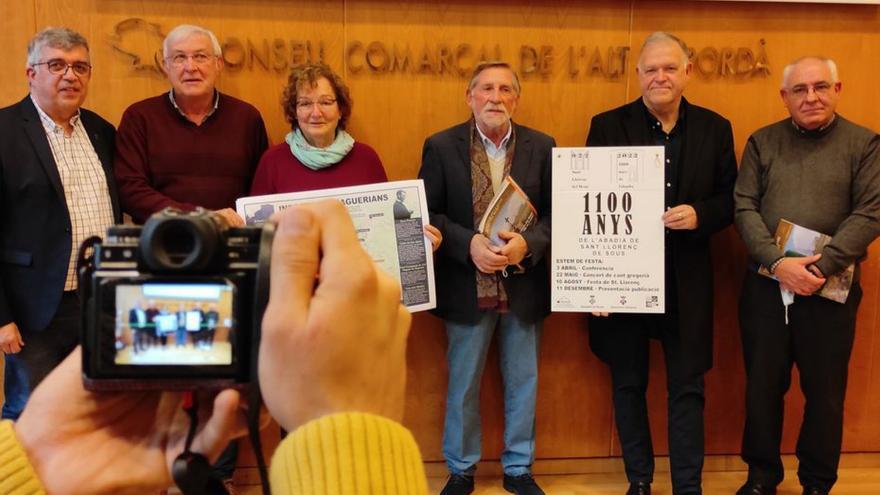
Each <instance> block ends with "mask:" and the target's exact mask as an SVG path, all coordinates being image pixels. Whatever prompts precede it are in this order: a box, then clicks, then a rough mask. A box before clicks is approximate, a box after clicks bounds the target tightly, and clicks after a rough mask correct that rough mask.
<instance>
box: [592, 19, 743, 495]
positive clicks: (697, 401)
mask: <svg viewBox="0 0 880 495" xmlns="http://www.w3.org/2000/svg"><path fill="white" fill-rule="evenodd" d="M636 71H637V73H638V77H639V85H640V88H641V97H640V98H639V99H637V100H636V101H634V102H632V103H629V104H627V105H624V106H622V107H619V108H616V109H614V110H611V111H608V112H605V113H602V114H599V115H596V116H595V117H593V121H592V123H591V125H590V132H589V136H588V137H587V146H629V145H631V146H651V145H659V146H664V147H665V150H666V170H665V177H666V179H665V185H666V188H665V191H666V195H665V196H666V198H665V205H666V211H665V213H664V214H663V216H662V221H663V223H664V225H665V227H666V229H665V231H666V237H665V246H666V312H665V313H664V314H660V315H648V314H613V315H598V314H597V315H594V316H593V317H591V318H590V321H589V325H590V345H591V347H592V349H593V352H594V353H595V354H596V355H597V356H598V357H599V358H600V359H602V360H603V361H604V362H606V363H607V364H608V365H609V367H610V368H611V381H612V389H613V400H614V413H615V420H616V421H615V422H616V424H617V433H618V436H619V438H620V444H621V448H622V450H623V459H624V464H625V466H626V474H627V478H628V479H629V481H630V488H629V491H627V494H631V495H644V494H649V493H650V492H651V482H652V480H653V475H654V452H653V447H652V444H651V434H650V430H649V427H648V409H647V404H646V401H645V391H646V389H647V386H648V349H649V341H650V339H651V338H657V339H659V340H660V342H661V343H662V345H663V353H664V357H665V358H666V376H667V388H668V394H669V395H668V405H669V458H670V465H671V475H672V486H673V493H674V494H676V495H679V494H697V493H702V488H701V476H702V467H703V450H704V449H703V408H704V402H705V399H704V383H703V374H704V373H705V372H706V371H708V370H709V368H711V367H712V291H713V289H712V260H711V255H710V252H709V238H710V236H711V235H712V234H713V233H715V232H718V231H719V230H721V229H723V228H724V227H726V226H727V225H729V224H730V223H731V222H732V220H733V185H734V182H735V181H736V159H735V157H734V149H733V132H732V130H731V126H730V122H728V121H727V120H726V119H724V118H723V117H721V116H720V115H718V114H716V113H714V112H712V111H710V110H707V109H705V108H702V107H698V106H696V105H693V104H691V103H689V102H688V101H687V100H685V99H684V97H682V92H683V91H684V89H685V86H686V85H687V81H688V78H689V76H690V74H691V71H692V65H691V63H690V61H689V60H688V54H687V48H686V46H685V45H684V43H683V42H682V41H681V40H680V39H678V38H677V37H675V36H673V35H671V34H668V33H662V32H657V33H654V34H651V35H650V36H648V38H647V39H646V40H645V43H644V44H643V45H642V50H641V54H640V55H639V62H638V65H637V67H636ZM658 220H659V219H658ZM685 302H686V304H687V308H686V311H685V310H683V309H684V307H683V304H684V303H685Z"/></svg>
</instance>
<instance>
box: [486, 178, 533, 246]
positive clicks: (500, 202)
mask: <svg viewBox="0 0 880 495" xmlns="http://www.w3.org/2000/svg"><path fill="white" fill-rule="evenodd" d="M537 218H538V210H536V209H535V207H534V206H533V205H532V202H531V201H529V197H528V196H527V195H526V193H525V192H524V191H523V190H522V189H521V188H520V187H519V185H517V183H516V181H515V180H513V178H512V177H510V176H509V175H508V176H507V177H505V178H504V181H503V182H502V183H501V188H499V189H498V192H496V193H495V197H494V198H492V201H490V202H489V206H488V207H487V208H486V213H484V214H483V218H482V219H481V220H480V226H479V231H480V233H481V234H483V235H484V236H486V237H487V238H488V239H489V240H490V241H491V242H492V244H495V245H496V246H503V245H504V244H505V243H506V241H504V240H503V239H501V238H500V237H498V232H499V231H501V230H508V231H510V232H516V233H518V234H521V233H523V232H525V230H526V229H528V228H529V227H531V226H532V224H534V223H535V221H536V220H537Z"/></svg>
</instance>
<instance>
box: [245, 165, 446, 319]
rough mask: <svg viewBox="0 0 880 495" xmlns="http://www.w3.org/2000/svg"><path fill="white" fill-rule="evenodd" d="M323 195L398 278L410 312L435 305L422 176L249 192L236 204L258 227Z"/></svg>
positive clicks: (247, 221) (363, 243)
mask: <svg viewBox="0 0 880 495" xmlns="http://www.w3.org/2000/svg"><path fill="white" fill-rule="evenodd" d="M321 199H338V200H339V201H341V202H342V204H344V205H345V206H346V207H347V208H348V213H349V214H350V215H351V219H352V221H353V222H354V228H355V230H356V231H357V236H358V239H359V240H360V241H361V245H362V246H363V247H364V249H366V251H367V252H368V253H369V254H370V256H371V257H372V258H373V261H374V262H375V263H376V264H377V265H379V267H380V268H381V269H382V270H384V271H385V273H387V274H389V275H391V276H392V277H394V278H395V279H396V280H397V281H398V282H400V287H401V302H402V303H403V305H404V306H406V307H407V309H409V310H410V312H415V311H424V310H427V309H433V308H435V307H436V306H437V294H436V292H435V290H434V257H433V251H432V250H431V241H429V240H428V239H427V238H426V237H425V235H424V232H423V227H424V226H425V225H426V224H427V223H428V204H427V200H426V199H425V185H424V183H423V182H422V181H421V180H406V181H398V182H385V183H381V184H369V185H365V186H354V187H340V188H336V189H322V190H317V191H306V192H299V193H283V194H269V195H265V196H250V197H246V198H239V199H238V200H237V201H236V202H235V207H236V210H237V211H238V214H239V215H241V217H242V218H244V219H245V222H246V223H247V224H248V225H259V224H261V223H263V222H265V221H266V220H268V219H269V217H271V216H272V214H273V213H276V212H278V211H281V210H284V209H285V208H288V207H290V206H292V205H295V204H298V203H307V202H310V201H318V200H321Z"/></svg>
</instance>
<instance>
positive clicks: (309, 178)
mask: <svg viewBox="0 0 880 495" xmlns="http://www.w3.org/2000/svg"><path fill="white" fill-rule="evenodd" d="M387 180H388V177H387V176H386V175H385V168H383V167H382V162H381V161H380V160H379V155H377V154H376V152H375V151H374V150H373V148H370V147H369V146H367V145H366V144H363V143H354V148H352V149H351V151H349V152H348V154H347V155H345V158H343V159H342V161H340V162H339V163H337V164H334V165H331V166H329V167H327V168H324V169H321V170H312V169H310V168H308V167H306V166H305V165H303V164H302V163H301V162H300V161H299V160H297V159H296V157H294V156H293V153H292V152H291V151H290V145H288V144H287V143H281V144H278V145H275V146H273V147H271V148H269V150H268V151H266V153H265V154H264V155H263V158H261V159H260V165H259V166H258V167H257V173H256V175H255V176H254V183H253V185H252V186H251V195H252V196H258V195H261V194H276V193H285V192H301V191H313V190H316V189H330V188H333V187H345V186H359V185H362V184H374V183H377V182H386V181H387Z"/></svg>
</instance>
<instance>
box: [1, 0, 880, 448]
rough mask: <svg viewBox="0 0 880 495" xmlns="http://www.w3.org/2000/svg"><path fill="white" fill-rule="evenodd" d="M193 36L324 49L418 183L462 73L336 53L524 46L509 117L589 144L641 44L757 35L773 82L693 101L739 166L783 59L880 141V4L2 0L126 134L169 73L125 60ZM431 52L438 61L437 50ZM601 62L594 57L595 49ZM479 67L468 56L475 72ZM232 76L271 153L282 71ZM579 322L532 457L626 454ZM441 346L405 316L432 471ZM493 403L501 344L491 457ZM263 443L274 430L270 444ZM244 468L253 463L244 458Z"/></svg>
mask: <svg viewBox="0 0 880 495" xmlns="http://www.w3.org/2000/svg"><path fill="white" fill-rule="evenodd" d="M130 18H139V19H143V20H144V21H146V23H154V24H156V25H157V26H158V30H153V29H152V28H150V27H149V24H141V25H138V26H135V27H134V28H133V29H131V30H129V31H127V32H126V33H124V34H123V36H122V38H123V39H121V40H114V38H113V36H114V26H117V25H118V23H120V22H122V21H124V20H126V19H130ZM183 22H188V23H196V24H203V25H205V26H207V27H209V28H211V29H213V30H214V31H215V32H216V33H217V34H218V36H219V37H220V39H221V41H225V40H228V39H229V38H230V37H235V38H238V39H239V40H242V41H247V40H248V39H251V40H253V42H254V43H257V44H259V43H262V40H264V39H267V40H270V41H273V40H275V39H280V40H284V42H289V41H291V40H300V41H312V42H316V41H320V42H321V43H323V47H324V59H325V61H326V62H328V63H329V64H330V65H331V66H332V67H333V68H334V69H336V70H338V71H340V72H341V73H342V74H343V75H344V77H345V79H346V80H347V82H348V84H349V85H350V87H351V91H352V95H353V97H354V100H355V106H354V114H353V116H352V120H351V124H350V131H351V132H352V134H353V135H354V136H355V138H356V139H358V140H362V141H364V142H366V143H369V144H371V145H372V146H373V147H375V148H376V149H377V151H378V152H379V155H380V156H381V157H382V159H383V162H384V163H385V166H386V168H387V170H388V175H389V176H390V177H391V178H394V179H403V178H410V177H413V176H415V174H416V172H417V170H418V167H419V162H420V153H421V146H422V143H423V141H424V139H425V137H426V136H428V135H429V134H431V133H433V132H436V131H438V130H441V129H443V128H446V127H448V126H451V125H453V124H456V123H458V122H460V121H463V120H464V119H466V118H467V117H468V110H467V107H466V106H465V104H464V90H465V85H466V83H467V76H466V75H460V74H453V73H443V74H423V73H421V74H420V73H414V72H408V73H405V74H401V73H390V74H389V73H385V74H377V73H372V72H370V71H369V70H368V69H365V70H361V71H359V72H357V71H356V70H355V69H356V66H360V65H363V62H364V61H363V58H362V57H361V58H359V57H358V56H355V57H354V58H349V57H348V56H346V49H347V47H349V46H350V43H352V42H355V41H358V42H361V43H363V44H364V45H365V46H366V45H368V44H369V43H371V42H374V41H377V42H381V43H383V44H384V45H385V47H386V48H388V49H393V46H394V45H395V44H396V45H397V46H398V48H400V49H402V48H404V47H406V46H409V48H410V49H411V50H412V52H413V53H412V54H413V56H416V55H417V54H418V53H419V52H420V51H421V50H422V49H423V48H424V47H425V46H428V47H430V48H431V49H432V50H436V49H437V47H439V46H440V45H444V46H447V47H449V48H454V47H456V46H458V44H460V43H467V44H469V45H470V46H471V47H472V49H473V50H474V51H479V50H480V49H481V48H482V47H484V46H485V47H487V48H488V50H489V51H490V52H491V51H494V47H495V45H498V47H499V49H500V51H501V54H502V57H503V58H505V59H507V60H508V61H510V62H511V63H512V64H513V65H514V67H515V68H517V69H521V68H522V62H521V59H520V50H521V48H522V46H524V45H526V46H531V47H536V48H540V47H541V46H550V47H552V49H553V50H554V55H555V59H554V65H553V70H552V71H551V73H550V74H549V75H547V76H540V75H537V74H531V75H525V74H523V75H522V82H523V96H522V99H521V101H520V106H519V109H518V111H517V114H516V116H515V118H516V120H517V121H519V122H520V123H523V124H525V125H529V126H532V127H535V128H537V129H540V130H542V131H544V132H547V133H549V134H551V135H553V136H555V137H556V139H557V142H558V143H559V144H560V145H562V146H580V145H582V144H583V142H584V139H585V136H586V133H587V127H588V125H589V119H590V117H591V116H592V115H593V114H595V113H597V112H600V111H603V110H606V109H609V108H612V107H615V106H618V105H620V104H622V103H624V102H626V101H629V100H631V99H633V98H635V97H636V96H637V95H638V85H637V81H636V78H635V74H634V70H633V67H634V63H635V57H636V56H637V52H638V48H639V45H640V43H641V41H642V39H643V38H644V37H645V35H647V34H648V33H650V32H652V31H654V30H658V29H664V30H669V31H672V32H675V33H677V34H678V35H680V36H681V37H682V38H684V39H685V41H686V42H688V43H689V44H690V45H691V46H693V47H695V48H697V49H702V48H705V47H714V48H716V49H717V50H721V49H723V48H725V47H731V48H734V49H736V48H738V47H748V48H750V49H752V50H754V51H756V52H757V51H758V49H759V47H760V46H761V45H760V40H762V39H763V40H764V41H765V42H766V45H765V49H766V53H767V56H768V58H769V61H770V67H771V75H770V76H768V77H763V78H761V77H758V78H742V77H739V78H737V77H732V78H728V77H720V76H715V77H708V78H707V77H702V76H695V77H694V80H693V81H692V83H691V86H690V87H689V88H688V90H687V92H686V95H687V97H688V98H689V99H691V100H692V101H694V102H695V103H698V104H701V105H704V106H707V107H710V108H712V109H714V110H716V111H718V112H719V113H721V114H722V115H724V116H726V117H727V118H729V119H730V120H731V121H732V122H733V126H734V133H735V139H736V148H737V153H738V154H740V153H741V150H742V148H743V146H744V145H745V141H746V138H747V137H748V135H749V134H750V133H751V132H753V131H754V130H756V129H757V128H759V127H761V126H763V125H766V124H768V123H771V122H773V121H775V120H777V119H780V118H782V117H784V116H785V110H784V107H783V106H782V104H781V101H780V99H779V95H778V87H779V79H780V77H781V72H782V67H783V65H784V64H785V63H786V62H788V61H789V60H790V59H792V58H794V57H796V56H799V55H803V54H807V53H820V54H825V55H828V56H831V57H834V58H835V59H836V60H837V61H838V64H839V67H840V74H841V79H842V80H843V82H844V94H843V99H842V102H841V105H840V110H841V113H842V114H843V115H845V116H847V117H848V118H850V119H851V120H854V121H856V122H859V123H862V124H864V125H867V126H869V127H872V128H874V129H880V112H878V104H877V96H876V92H877V91H876V84H875V82H874V79H875V78H874V77H872V71H873V68H874V67H876V66H878V65H880V51H878V50H876V47H877V46H880V33H878V31H880V29H878V28H880V8H878V7H876V6H847V5H812V4H811V5H806V4H771V3H760V4H756V3H746V2H742V3H736V2H687V1H659V0H655V1H642V0H631V1H629V2H619V1H613V0H605V1H586V0H580V1H564V0H551V1H547V2H528V1H525V0H514V1H507V2H501V1H499V0H484V1H481V2H472V1H471V2H469V1H465V0H451V1H448V2H442V3H438V2H432V1H428V0H420V1H414V2H406V1H391V0H335V1H331V2H326V1H318V0H310V1H288V0H258V1H253V2H242V1H239V0H216V1H212V2H204V1H202V0H179V1H168V0H145V1H131V0H45V1H40V2H36V1H33V0H10V1H7V2H2V3H0V42H2V43H3V46H4V47H7V49H8V51H9V52H10V53H13V54H17V55H15V57H14V59H13V60H21V61H22V62H21V63H22V64H23V59H24V51H25V45H26V43H27V41H28V39H29V38H30V37H31V36H32V34H33V32H34V31H35V30H36V29H40V28H42V27H44V26H46V25H58V24H64V25H68V26H70V27H72V28H74V29H77V30H79V31H81V32H83V34H85V35H86V36H87V37H88V38H89V41H90V43H91V45H92V57H93V63H94V65H95V73H94V77H93V80H92V83H91V87H90V94H89V99H88V101H87V106H88V107H89V108H92V109H94V110H96V111H98V112H99V113H101V114H102V115H104V116H105V117H106V118H108V120H110V121H111V122H114V123H118V121H119V118H120V116H121V115H122V112H123V110H124V109H125V108H126V107H127V106H128V105H129V104H130V103H132V102H134V101H137V100H139V99H142V98H145V97H148V96H153V95H155V94H158V93H160V92H163V91H166V90H167V87H168V85H167V82H166V81H165V80H164V78H163V77H162V76H161V75H160V74H158V73H156V72H150V71H148V70H136V69H135V68H134V66H133V65H132V63H131V58H130V57H128V56H126V55H124V54H123V53H121V52H119V51H118V50H115V49H114V48H113V47H112V45H113V44H115V45H117V46H119V47H122V48H123V49H124V50H126V51H129V52H131V53H134V54H137V55H138V56H140V57H141V58H143V59H145V60H149V59H150V58H151V57H152V56H153V55H154V54H155V52H156V51H157V50H159V49H160V46H161V38H162V34H163V33H164V32H167V30H169V29H170V28H171V27H173V26H174V25H177V24H179V23H183ZM570 46H572V47H575V50H578V49H580V47H584V50H585V52H586V53H587V54H588V55H589V53H591V52H592V50H593V49H594V48H595V47H599V48H600V49H601V50H602V51H604V50H605V49H607V47H609V46H629V47H630V48H631V52H630V55H629V58H628V64H627V67H626V72H625V73H624V74H623V75H621V76H620V77H617V78H608V77H601V76H596V75H590V74H589V73H588V71H587V69H586V65H585V61H583V60H581V61H580V63H579V65H578V66H577V67H578V69H579V71H578V74H576V75H571V74H569V73H568V70H567V65H566V61H567V59H566V50H567V49H568V47H570ZM435 53H436V52H435ZM603 55H604V54H603ZM475 58H476V55H475V54H473V53H472V54H471V55H470V56H468V57H465V58H464V64H463V65H465V66H469V65H472V64H473V62H474V61H475ZM18 64H19V62H14V63H13V64H12V66H11V67H13V70H12V71H10V74H12V75H10V76H8V77H4V78H2V80H0V104H3V105H5V104H9V103H12V102H14V101H17V100H18V99H20V98H21V97H22V96H24V94H26V91H27V89H26V85H25V83H24V77H23V75H22V72H21V71H19V69H16V67H19V65H18ZM255 67H256V68H255V69H253V70H238V71H235V70H227V71H226V72H225V73H224V75H223V76H222V78H221V81H220V88H221V89H222V90H223V91H226V92H228V93H230V94H232V95H234V96H237V97H240V98H242V99H245V100H247V101H249V102H251V103H253V104H254V105H255V106H256V107H257V108H258V109H260V111H261V112H262V114H263V117H264V119H265V121H266V124H267V127H268V130H269V133H270V139H271V141H273V142H279V141H281V140H282V139H283V136H284V134H285V133H286V132H287V131H288V130H289V125H288V124H287V123H286V122H285V121H284V118H283V115H282V112H281V109H280V105H279V98H280V93H281V89H282V87H283V86H284V84H285V81H286V76H287V74H286V69H282V70H272V69H262V68H260V67H259V64H256V65H255ZM713 248H714V252H715V256H714V260H715V264H716V279H715V293H716V315H715V322H716V331H715V337H716V348H715V368H714V369H713V370H712V371H711V372H710V373H709V374H708V375H707V377H706V383H707V406H706V442H707V451H708V452H709V453H719V454H720V453H725V454H729V453H736V452H738V451H739V444H740V434H741V428H742V422H743V396H744V381H743V376H742V375H743V365H742V357H741V350H740V343H739V331H738V327H737V325H738V323H737V305H736V302H737V298H738V291H739V287H740V285H741V280H742V275H743V271H744V267H745V252H744V248H743V246H742V244H741V242H740V240H739V237H738V235H737V233H736V232H735V230H734V229H732V228H730V229H727V230H725V231H724V232H722V233H721V234H720V235H718V236H717V237H716V239H715V240H714V242H713ZM878 255H880V247H878V246H877V245H875V246H873V249H872V257H871V258H870V259H869V260H868V262H866V263H865V265H864V278H863V289H864V298H863V302H862V307H861V310H860V314H859V322H858V332H857V337H856V345H855V349H854V352H853V359H852V365H851V375H850V387H849V395H848V398H847V403H846V423H845V434H844V449H845V450H847V451H850V452H864V451H875V452H876V451H880V425H878V424H877V422H876V421H875V420H874V418H876V417H878V416H880V396H878V394H876V393H874V392H876V390H877V387H878V386H880V365H878V364H876V361H877V360H876V359H875V356H880V338H878V335H880V331H878V326H880V315H878V308H877V301H878V297H880V261H878V259H877V256H878ZM584 327H585V325H584V322H583V318H582V316H581V315H576V314H555V315H552V316H551V317H550V318H549V319H548V320H547V322H546V324H545V330H544V337H543V341H542V349H541V360H542V362H541V370H540V388H539V397H538V400H539V405H538V424H537V429H538V443H537V448H538V456H539V458H578V457H604V456H609V455H614V454H618V453H619V448H618V447H617V445H616V441H615V440H614V438H615V435H614V432H613V420H612V410H611V403H610V390H609V378H608V372H607V370H606V368H605V367H604V365H602V364H601V363H599V362H598V361H597V360H596V359H595V358H594V357H593V356H592V354H591V353H590V352H589V349H588V345H587V333H586V330H585V328H584ZM445 351H446V337H445V334H444V331H443V328H442V324H441V322H440V321H439V320H438V319H436V318H434V317H433V316H430V315H428V314H419V315H416V317H415V318H414V323H413V329H412V333H411V336H410V346H409V349H408V358H409V375H408V385H407V408H406V415H405V423H406V424H407V425H408V426H409V427H411V428H412V430H413V431H414V433H415V435H416V438H417V440H418V442H419V444H420V445H421V447H422V451H423V453H424V456H425V459H426V460H440V459H442V456H441V454H440V444H441V435H442V418H443V408H444V404H445V391H446V380H447V378H446V374H447V370H446V364H445ZM661 354H662V353H660V352H659V347H657V346H655V347H654V348H653V362H652V369H651V387H650V390H649V401H650V406H651V407H650V409H651V426H652V431H653V432H654V435H655V446H656V448H657V451H658V452H665V449H666V439H665V430H666V428H665V421H666V414H665V408H666V404H665V379H664V372H663V364H662V356H661ZM792 389H793V390H792V392H791V393H790V395H789V397H788V399H787V405H788V406H789V407H788V408H787V412H786V429H785V439H784V449H785V450H786V451H789V452H790V451H791V450H792V448H793V445H794V441H795V435H796V431H797V427H798V425H799V415H800V407H801V405H802V403H803V399H802V398H801V397H800V394H799V393H798V392H797V390H796V389H797V382H796V381H795V382H794V383H793V385H792ZM501 411H502V399H501V387H500V376H499V373H498V361H497V357H496V356H495V352H494V348H493V350H492V355H491V357H490V359H489V361H488V363H487V370H486V374H485V376H484V380H483V404H482V413H483V418H484V423H483V424H484V449H483V452H484V457H485V458H486V459H497V458H498V456H499V454H500V451H501V448H502V442H501V434H502V413H501ZM264 438H265V439H266V441H267V443H268V445H267V448H271V446H272V445H274V443H275V442H277V432H270V433H266V434H265V435H264ZM245 457H246V463H247V462H250V460H248V459H250V458H249V457H248V456H247V454H245Z"/></svg>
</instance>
